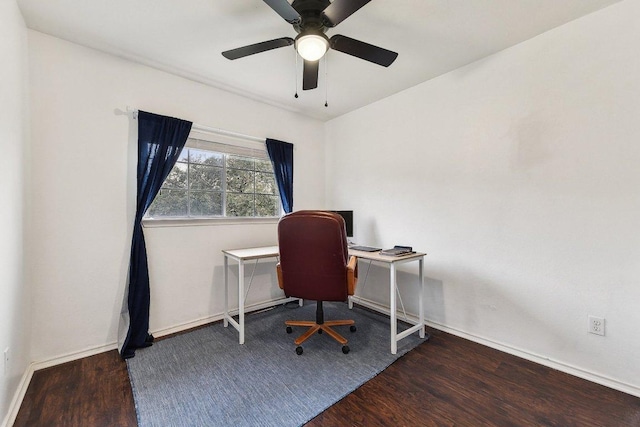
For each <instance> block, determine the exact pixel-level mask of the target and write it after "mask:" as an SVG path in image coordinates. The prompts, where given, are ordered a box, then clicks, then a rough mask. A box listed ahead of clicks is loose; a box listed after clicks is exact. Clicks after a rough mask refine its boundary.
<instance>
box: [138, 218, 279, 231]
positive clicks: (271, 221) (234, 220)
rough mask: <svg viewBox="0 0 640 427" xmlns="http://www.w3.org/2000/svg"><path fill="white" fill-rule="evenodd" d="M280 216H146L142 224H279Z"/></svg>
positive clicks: (154, 225) (148, 225)
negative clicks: (155, 217) (157, 217)
mask: <svg viewBox="0 0 640 427" xmlns="http://www.w3.org/2000/svg"><path fill="white" fill-rule="evenodd" d="M278 221H280V218H279V217H269V218H163V219H152V218H144V219H143V220H142V226H143V227H144V228H156V227H201V226H218V225H256V224H277V223H278Z"/></svg>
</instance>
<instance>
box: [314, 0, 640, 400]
mask: <svg viewBox="0 0 640 427" xmlns="http://www.w3.org/2000/svg"><path fill="white" fill-rule="evenodd" d="M638 16H640V2H638V1H635V0H627V1H625V2H622V3H619V4H616V5H613V6H611V7H608V8H606V9H604V10H602V11H599V12H596V13H594V14H592V15H588V16H586V17H584V18H582V19H580V20H577V21H574V22H571V23H569V24H567V25H564V26H562V27H560V28H557V29H555V30H553V31H550V32H548V33H545V34H543V35H541V36H539V37H536V38H534V39H532V40H530V41H527V42H524V43H522V44H520V45H517V46H515V47H513V48H510V49H508V50H505V51H503V52H500V53H498V54H496V55H493V56H491V57H489V58H486V59H484V60H481V61H478V62H476V63H473V64H471V65H469V66H466V67H464V68H461V69H458V70H456V71H454V72H451V73H449V74H446V75H443V76H441V77H439V78H436V79H434V80H431V81H428V82H425V83H423V84H421V85H419V86H417V87H414V88H412V89H410V90H407V91H405V92H403V93H400V94H397V95H395V96H392V97H389V98H387V99H385V100H382V101H380V102H378V103H376V104H373V105H370V106H367V107H365V108H362V109H361V110H358V111H356V112H353V113H351V114H349V115H346V116H343V117H340V118H337V119H335V120H333V121H331V122H329V123H328V124H327V125H326V143H327V157H326V158H327V161H326V171H327V173H326V177H327V178H326V179H327V194H328V196H327V203H328V204H329V205H340V206H350V207H351V208H353V209H354V211H355V215H356V235H357V241H358V242H359V243H363V244H377V245H381V246H385V247H387V246H391V245H393V244H408V245H413V246H414V247H416V248H417V249H419V250H424V251H426V252H428V256H427V260H426V275H427V277H428V280H427V288H428V291H427V296H426V300H425V301H426V307H427V310H426V313H427V317H428V319H429V321H431V322H433V324H436V325H440V326H441V327H444V328H446V329H447V330H450V331H453V332H456V333H459V334H462V335H464V336H469V337H472V338H473V339H476V340H480V341H481V342H484V343H488V344H491V345H493V346H496V347H499V348H506V349H508V350H509V351H512V352H515V353H517V354H520V355H525V356H526V357H529V358H532V359H534V360H537V361H539V362H541V363H546V364H550V365H552V366H556V367H559V368H560V369H563V370H565V371H569V372H573V373H576V374H578V375H582V376H585V377H588V378H591V379H594V380H596V381H599V382H601V383H604V384H609V385H611V386H613V387H616V388H618V389H622V390H626V391H628V392H631V393H634V394H636V395H640V364H639V363H638V354H640V340H639V339H638V326H639V325H640V310H638V302H639V301H640V262H639V260H640V234H639V233H638V230H639V228H640V191H639V190H638V183H639V182H640V167H639V165H640V103H639V102H638V100H640V56H639V55H638V54H637V52H638V46H639V45H640V27H639V26H638V25H637V17H638ZM373 279H374V280H373V281H371V280H370V283H369V284H368V285H367V288H366V289H365V295H364V296H368V297H372V298H374V297H375V296H374V295H375V294H374V292H373V291H374V290H376V289H379V288H381V287H383V283H384V282H385V280H386V275H384V274H380V275H378V276H377V277H374V278H373ZM367 293H368V294H367ZM379 295H381V296H386V291H382V292H380V293H379ZM405 303H408V305H409V307H410V308H411V311H413V312H416V308H415V307H416V304H415V303H414V302H412V301H410V299H409V298H405ZM589 314H592V315H597V316H602V317H605V318H606V336H605V337H600V336H596V335H592V334H588V333H587V316H588V315H589ZM501 345H504V346H506V347H501Z"/></svg>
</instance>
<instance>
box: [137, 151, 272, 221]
mask: <svg viewBox="0 0 640 427" xmlns="http://www.w3.org/2000/svg"><path fill="white" fill-rule="evenodd" d="M190 142H191V143H192V144H191V145H192V146H189V145H190ZM194 146H197V148H195V147H194ZM205 147H207V144H206V142H203V141H200V140H191V139H190V140H189V141H187V145H186V146H185V148H184V149H183V150H182V153H180V157H179V158H178V161H177V162H176V164H175V166H174V167H173V169H172V170H171V172H170V173H169V175H168V176H167V179H166V180H165V182H164V184H163V185H162V188H161V190H160V192H159V193H158V195H157V196H156V198H155V200H154V201H153V203H152V204H151V207H150V208H149V210H148V211H147V214H146V215H145V217H146V218H157V219H165V218H224V217H232V218H254V217H278V216H279V214H280V211H281V204H280V197H279V195H278V191H277V186H276V181H275V176H274V174H273V168H272V166H271V162H270V161H269V159H268V158H267V157H266V151H265V152H264V153H262V152H259V151H258V150H255V149H253V150H251V151H250V152H249V154H248V155H238V154H237V153H238V152H240V151H239V150H238V148H237V147H233V146H229V147H228V150H227V146H225V144H219V143H214V144H211V147H212V149H211V150H208V149H206V148H205ZM225 151H227V152H225Z"/></svg>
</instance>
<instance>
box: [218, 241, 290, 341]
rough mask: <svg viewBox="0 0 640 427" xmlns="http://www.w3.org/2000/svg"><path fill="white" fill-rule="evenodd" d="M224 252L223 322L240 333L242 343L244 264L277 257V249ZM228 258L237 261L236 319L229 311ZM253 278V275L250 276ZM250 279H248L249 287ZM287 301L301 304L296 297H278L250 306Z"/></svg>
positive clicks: (263, 248)
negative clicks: (236, 319)
mask: <svg viewBox="0 0 640 427" xmlns="http://www.w3.org/2000/svg"><path fill="white" fill-rule="evenodd" d="M222 253H223V254H224V318H223V324H224V327H225V328H226V327H227V326H228V325H229V323H231V325H232V326H233V327H234V328H236V329H237V330H238V332H239V333H240V337H239V342H240V344H244V314H245V304H246V293H245V286H244V265H245V262H246V261H252V260H255V262H256V263H257V262H258V260H260V259H265V258H275V259H276V260H277V259H278V256H279V254H280V253H279V251H278V247H277V246H267V247H262V248H247V249H233V250H223V251H222ZM229 259H232V260H235V261H236V262H237V263H238V321H237V322H236V321H235V319H234V318H233V317H232V316H231V313H230V311H229ZM251 279H253V275H252V277H251ZM250 286H251V281H249V287H250ZM247 289H248V288H247ZM289 301H299V302H300V305H302V300H299V299H298V298H280V299H277V300H275V301H267V302H265V303H262V304H257V305H254V306H252V309H254V310H260V309H262V308H267V307H272V306H274V305H278V304H282V303H285V302H289Z"/></svg>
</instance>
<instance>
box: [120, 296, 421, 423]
mask: <svg viewBox="0 0 640 427" xmlns="http://www.w3.org/2000/svg"><path fill="white" fill-rule="evenodd" d="M290 307H291V305H289V306H287V307H285V306H279V307H276V308H274V309H272V310H268V311H264V312H261V313H255V314H251V315H248V316H247V317H245V325H246V328H245V334H246V336H245V344H243V345H239V344H238V332H237V331H236V330H235V329H234V328H233V327H231V326H229V327H228V328H225V327H223V326H222V323H221V322H219V323H215V324H212V325H211V326H207V327H205V328H201V329H197V330H195V331H192V332H188V333H185V334H182V335H178V336H175V337H172V338H168V339H165V340H160V341H157V342H156V343H155V344H154V345H153V346H152V347H149V348H145V349H140V350H137V351H136V356H135V357H134V358H132V359H128V360H127V366H128V368H129V377H130V378H131V386H132V388H133V396H134V399H135V405H136V413H137V416H138V424H139V426H140V427H146V426H162V427H167V426H171V427H174V426H176V427H177V426H189V427H191V426H207V427H210V426H234V427H239V426H278V427H284V426H298V425H302V424H304V423H306V422H307V421H309V420H311V419H312V418H313V417H315V416H316V415H318V414H319V413H320V412H322V411H323V410H325V409H326V408H328V407H329V406H331V405H332V404H334V403H335V402H337V401H338V400H340V399H341V398H343V397H344V396H346V395H347V394H349V393H350V392H352V391H353V390H355V389H356V388H358V387H359V386H360V385H362V384H363V383H364V382H366V381H368V380H369V379H371V378H373V377H374V376H375V375H377V374H378V373H380V372H381V371H382V370H384V369H385V368H386V367H387V366H389V365H390V364H391V363H393V361H394V360H396V359H397V358H398V357H400V356H401V355H403V354H405V353H406V352H407V351H409V350H411V349H412V348H414V347H415V346H417V345H418V344H419V343H420V342H422V341H424V340H422V339H420V338H419V337H418V334H417V333H414V334H412V335H411V336H409V337H407V338H405V339H403V340H402V341H400V343H398V354H396V355H393V354H391V352H390V344H389V339H390V338H389V318H388V317H386V316H383V315H380V314H377V313H372V312H370V311H367V310H364V309H361V308H357V307H355V308H354V309H353V310H349V309H348V307H347V305H346V303H344V304H343V303H325V305H324V313H325V320H332V319H354V320H355V321H356V326H357V332H355V333H351V332H349V327H348V326H341V327H337V328H336V330H337V331H338V332H339V333H340V334H342V335H343V336H344V337H345V338H347V339H348V340H349V347H350V348H351V351H350V352H349V353H348V354H343V353H342V350H341V348H342V346H341V345H340V344H339V343H338V342H336V341H334V340H333V339H332V338H331V337H329V336H328V335H326V334H322V335H318V334H316V335H314V336H313V337H311V338H309V339H308V340H307V341H306V342H305V343H304V344H303V347H304V353H303V354H302V355H300V356H298V355H297V354H296V353H295V347H296V346H295V345H294V343H293V340H294V339H295V338H296V337H298V336H299V335H300V334H302V332H303V331H304V330H305V329H304V328H299V327H294V328H293V333H292V334H287V333H286V332H285V326H284V321H285V320H287V319H295V320H313V319H315V303H309V304H306V305H305V306H304V307H297V305H296V306H294V307H295V308H290Z"/></svg>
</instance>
